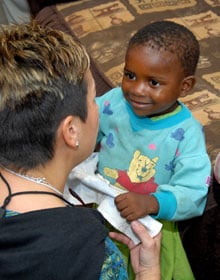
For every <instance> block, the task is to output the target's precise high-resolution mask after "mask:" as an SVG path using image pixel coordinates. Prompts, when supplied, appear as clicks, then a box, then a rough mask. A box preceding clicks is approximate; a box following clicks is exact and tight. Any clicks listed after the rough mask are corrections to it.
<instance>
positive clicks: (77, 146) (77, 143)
mask: <svg viewBox="0 0 220 280" xmlns="http://www.w3.org/2000/svg"><path fill="white" fill-rule="evenodd" d="M75 145H76V148H79V141H78V140H77V141H76V144H75Z"/></svg>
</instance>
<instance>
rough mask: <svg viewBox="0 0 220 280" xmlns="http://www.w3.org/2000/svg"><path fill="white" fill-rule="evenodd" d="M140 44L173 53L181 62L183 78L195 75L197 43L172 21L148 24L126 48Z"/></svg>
mask: <svg viewBox="0 0 220 280" xmlns="http://www.w3.org/2000/svg"><path fill="white" fill-rule="evenodd" d="M142 44H143V45H146V46H149V47H151V48H154V49H157V50H165V51H169V52H171V53H174V54H175V55H176V56H177V57H178V59H179V60H180V62H181V65H182V67H183V70H184V74H185V76H190V75H194V74H195V71H196V67H197V64H198V60H199V55H200V49H199V42H198V40H197V39H196V37H195V35H194V34H193V33H192V32H191V31H190V30H189V29H187V28H186V27H185V26H183V25H180V24H178V23H175V22H172V21H156V22H153V23H150V24H148V25H146V26H144V27H143V28H141V29H140V30H138V31H137V32H136V33H135V34H134V35H133V36H132V38H131V39H130V41H129V44H128V48H130V47H132V46H133V45H142Z"/></svg>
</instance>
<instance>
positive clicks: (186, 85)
mask: <svg viewBox="0 0 220 280" xmlns="http://www.w3.org/2000/svg"><path fill="white" fill-rule="evenodd" d="M195 83H196V78H195V76H188V77H185V78H184V79H183V81H182V85H181V93H180V97H185V96H186V95H187V94H188V93H189V91H190V90H191V89H192V88H193V87H194V85H195Z"/></svg>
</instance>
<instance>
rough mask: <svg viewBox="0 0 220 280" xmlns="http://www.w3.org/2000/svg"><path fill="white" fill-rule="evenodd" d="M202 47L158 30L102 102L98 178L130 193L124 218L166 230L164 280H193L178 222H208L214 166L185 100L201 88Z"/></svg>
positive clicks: (137, 46) (136, 47)
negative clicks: (202, 218)
mask: <svg viewBox="0 0 220 280" xmlns="http://www.w3.org/2000/svg"><path fill="white" fill-rule="evenodd" d="M198 60H199V43H198V41H197V40H196V38H195V36H194V35H193V34H192V32H191V31H190V30H188V29H187V28H185V27H184V26H182V25H179V24H176V23H174V22H170V21H159V22H154V23H151V24H149V25H147V26H145V27H143V28H142V29H140V30H139V31H138V32H137V33H136V34H135V35H134V36H133V37H132V38H131V39H130V41H129V44H128V49H127V52H126V57H125V66H124V75H123V79H122V86H121V88H120V87H118V88H114V89H112V90H111V91H110V92H108V93H106V94H105V95H103V96H102V97H99V98H97V103H98V105H99V113H100V126H99V135H98V139H97V143H100V147H101V148H100V153H99V165H98V172H99V173H100V174H101V175H102V176H103V177H105V178H106V179H108V180H109V181H110V182H111V184H113V185H116V186H118V187H119V188H124V189H127V190H128V191H129V192H127V193H124V194H121V195H119V196H117V197H116V199H115V204H116V206H117V208H118V210H119V211H120V213H121V216H122V217H124V218H126V219H127V220H128V221H133V220H136V219H138V218H141V217H144V216H146V215H148V214H150V215H152V216H153V217H154V218H156V219H159V220H160V221H161V222H162V223H163V239H162V251H161V275H162V277H161V278H162V279H168V280H171V279H174V280H175V279H177V280H181V279H183V280H190V279H194V276H193V273H192V271H191V268H190V265H189V264H188V261H187V257H186V255H185V251H184V249H183V247H182V243H181V239H180V236H179V233H178V229H177V224H176V221H180V220H185V219H189V218H192V217H195V216H199V215H202V213H203V211H204V207H205V204H206V197H207V192H208V184H209V176H210V172H211V164H210V160H209V157H208V155H207V152H206V146H205V140H204V134H203V129H202V126H201V125H200V123H199V122H198V121H197V120H195V118H194V117H193V116H192V114H191V112H190V111H189V110H188V109H187V107H186V106H184V104H183V103H181V102H180V101H179V100H178V99H179V97H181V96H185V95H186V94H188V92H189V91H190V90H191V89H192V88H193V86H194V84H195V76H194V74H195V71H196V67H197V63H198Z"/></svg>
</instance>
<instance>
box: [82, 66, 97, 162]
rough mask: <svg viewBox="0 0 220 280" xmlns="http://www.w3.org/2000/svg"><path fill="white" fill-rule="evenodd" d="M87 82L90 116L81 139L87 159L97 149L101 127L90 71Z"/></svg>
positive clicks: (86, 76)
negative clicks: (97, 138)
mask: <svg viewBox="0 0 220 280" xmlns="http://www.w3.org/2000/svg"><path fill="white" fill-rule="evenodd" d="M85 80H86V82H87V90H88V94H87V110H88V115H87V119H86V122H85V123H83V124H82V134H81V139H80V148H81V149H82V153H83V156H84V158H85V159H86V158H87V157H88V156H89V155H90V154H91V153H92V152H93V151H94V148H95V144H96V137H97V133H98V125H99V113H98V105H97V104H96V101H95V97H96V88H95V82H94V79H93V76H92V74H91V71H90V70H88V71H87V73H86V75H85Z"/></svg>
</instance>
